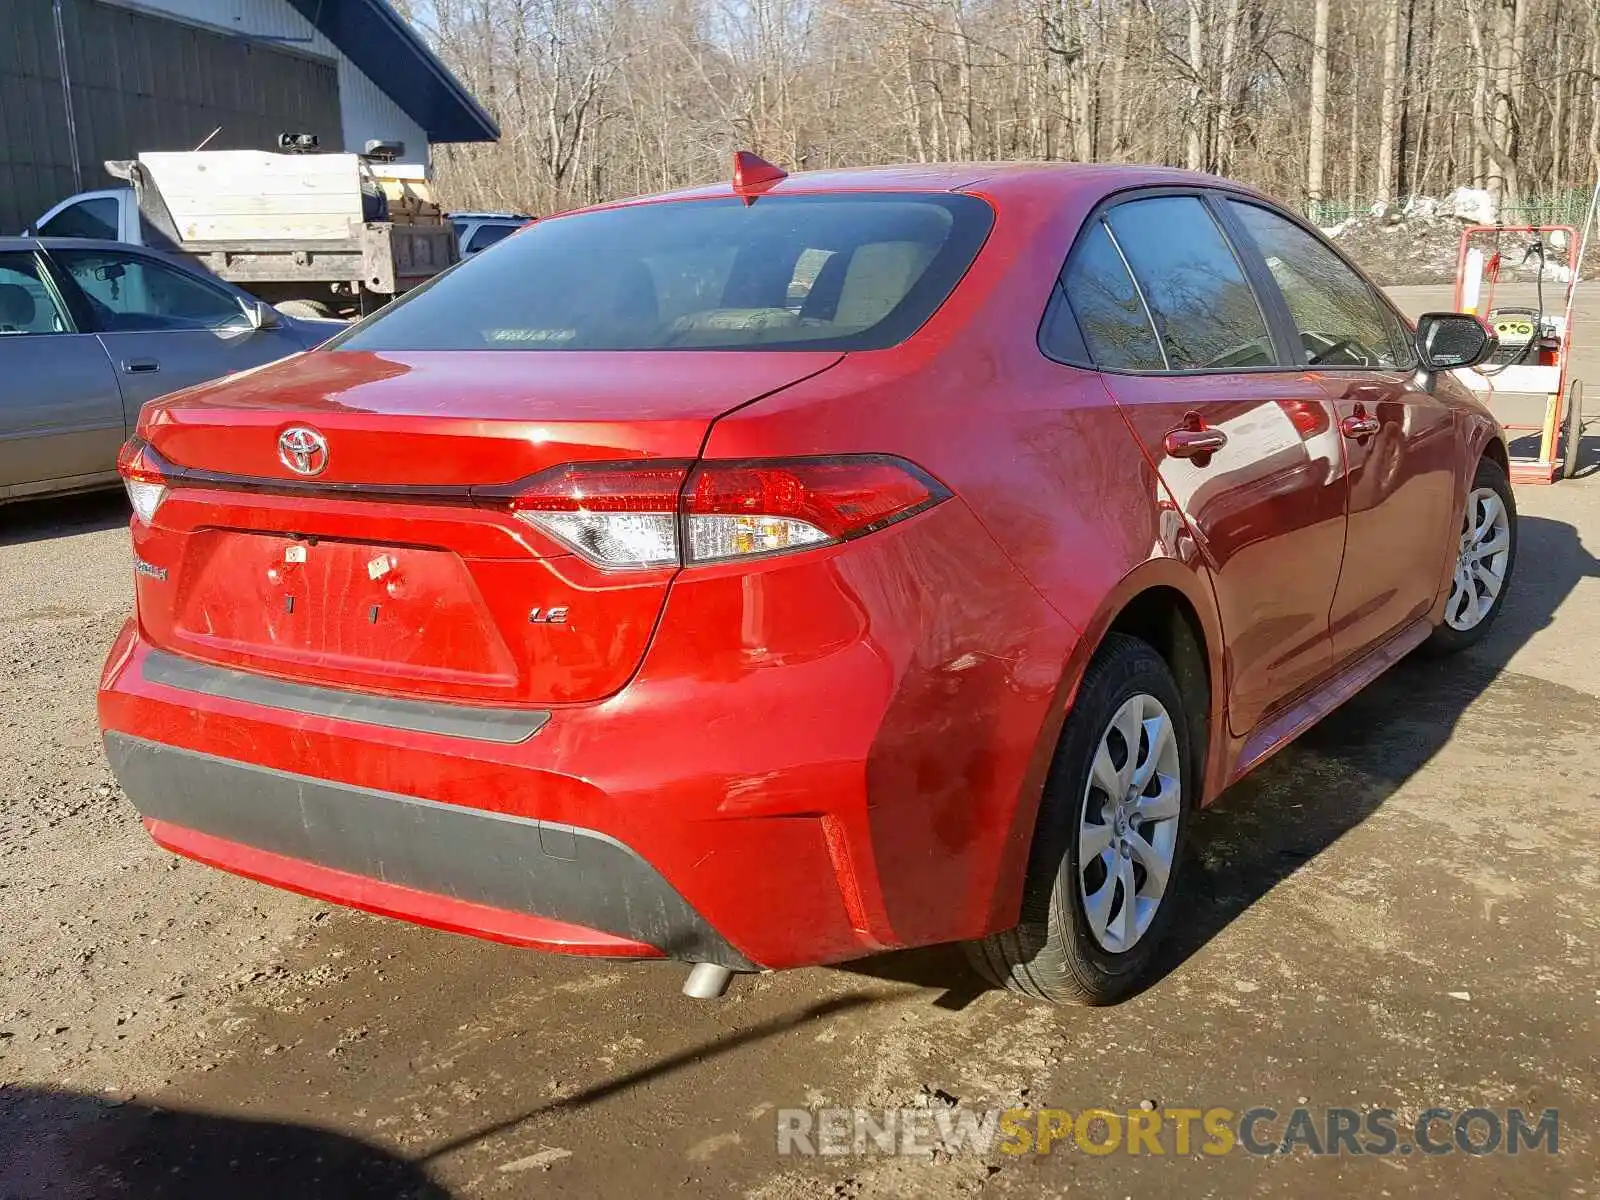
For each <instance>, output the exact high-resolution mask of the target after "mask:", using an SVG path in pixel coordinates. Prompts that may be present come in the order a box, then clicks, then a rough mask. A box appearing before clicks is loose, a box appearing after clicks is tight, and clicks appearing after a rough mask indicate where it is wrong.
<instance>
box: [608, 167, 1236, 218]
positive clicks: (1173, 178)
mask: <svg viewBox="0 0 1600 1200" xmlns="http://www.w3.org/2000/svg"><path fill="white" fill-rule="evenodd" d="M1161 185H1167V186H1188V187H1196V186H1199V187H1226V188H1229V189H1232V190H1235V191H1240V192H1245V193H1248V194H1251V195H1259V194H1260V193H1258V192H1256V191H1255V189H1253V188H1250V187H1247V186H1245V185H1244V184H1240V183H1235V182H1234V181H1232V180H1229V179H1222V178H1219V177H1218V176H1215V175H1207V174H1204V173H1202V172H1200V171H1186V170H1182V169H1180V168H1177V167H1163V166H1151V165H1146V164H1134V163H1069V162H956V163H905V164H900V165H895V166H882V167H850V168H844V169H840V170H824V171H800V172H796V173H795V174H792V175H789V176H787V177H785V178H783V179H780V180H779V181H778V182H777V183H775V184H773V185H772V186H770V187H767V188H763V189H761V191H759V192H758V193H757V194H758V195H762V196H782V195H791V196H794V195H820V194H826V193H839V192H890V191H895V192H898V191H914V192H980V193H983V194H986V195H993V196H995V197H997V198H1001V197H1004V196H1006V195H1022V194H1035V195H1037V194H1041V193H1045V194H1056V195H1062V196H1064V195H1066V194H1068V193H1082V192H1089V193H1096V194H1109V193H1111V192H1117V191H1123V190H1126V189H1129V188H1136V187H1154V186H1161ZM733 194H734V191H733V183H732V181H731V180H729V181H726V182H719V183H713V184H707V185H704V186H701V187H692V188H682V189H679V190H677V191H672V192H664V193H661V194H659V195H654V196H641V197H638V198H635V199H630V200H621V201H617V202H615V203H614V204H608V205H599V206H597V207H601V208H612V207H619V206H625V205H632V204H651V203H657V202H661V201H670V200H698V199H710V198H713V197H726V196H731V195H733Z"/></svg>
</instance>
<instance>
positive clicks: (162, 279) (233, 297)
mask: <svg viewBox="0 0 1600 1200" xmlns="http://www.w3.org/2000/svg"><path fill="white" fill-rule="evenodd" d="M50 259H51V261H52V262H53V263H54V264H55V265H56V267H57V268H58V270H59V271H60V273H61V274H62V275H63V277H64V280H65V281H66V283H67V284H68V286H71V287H75V288H76V290H77V293H78V298H79V300H80V301H81V303H80V309H81V310H82V311H83V313H84V315H85V319H86V321H88V322H90V323H91V326H90V327H91V328H93V329H94V330H95V332H96V333H97V335H98V336H99V339H100V343H101V344H102V345H103V346H104V347H105V350H106V353H107V354H108V355H109V356H110V359H111V362H112V364H113V366H114V367H115V369H116V371H117V376H118V379H119V381H120V383H121V387H122V397H123V403H124V405H125V408H126V411H127V416H128V423H129V425H133V424H134V423H136V422H137V420H138V416H139V409H140V408H141V407H142V406H143V405H144V404H145V403H146V402H148V401H150V400H153V399H155V398H156V397H157V396H164V395H166V394H167V393H168V392H175V391H177V390H179V389H180V388H186V387H189V386H190V385H191V384H196V383H204V382H206V381H207V380H210V379H217V378H219V377H221V376H223V375H229V374H232V373H233V372H235V371H243V370H246V369H247V368H250V367H257V366H260V365H261V364H262V363H267V362H271V361H273V360H274V359H278V358H282V357H284V356H285V355H287V354H292V353H294V352H295V351H297V350H299V349H301V346H300V343H299V341H298V339H297V338H296V337H295V336H294V334H293V333H292V332H290V330H289V329H288V328H287V327H280V328H277V329H255V328H253V327H252V326H251V324H250V321H249V319H248V318H247V317H246V315H245V310H244V300H243V298H242V296H241V295H240V294H238V293H236V292H234V291H233V290H232V289H231V288H228V287H226V286H225V285H223V284H222V283H220V282H219V281H217V280H215V279H212V278H208V277H207V276H205V275H202V274H200V273H199V272H197V271H190V270H188V269H185V268H182V267H178V266H176V265H174V264H172V263H169V262H166V261H163V260H161V259H159V258H156V257H155V256H153V255H147V254H144V253H141V252H139V251H136V250H125V249H122V248H115V249H106V248H92V249H82V250H77V249H63V248H55V249H52V250H51V251H50Z"/></svg>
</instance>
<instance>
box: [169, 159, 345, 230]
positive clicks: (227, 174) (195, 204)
mask: <svg viewBox="0 0 1600 1200" xmlns="http://www.w3.org/2000/svg"><path fill="white" fill-rule="evenodd" d="M139 161H140V162H141V163H143V164H144V166H145V168H146V169H147V170H148V171H149V172H150V177H151V179H152V180H153V181H154V182H155V185H156V187H157V188H158V189H160V191H161V196H162V199H163V200H165V201H166V205H167V210H168V211H169V212H170V213H171V214H172V220H173V223H174V224H175V225H176V226H177V229H178V232H179V234H180V235H181V236H182V237H183V238H184V240H185V241H188V240H190V239H201V240H219V239H230V240H231V239H243V238H262V237H266V238H276V239H293V238H308V239H324V238H341V239H342V238H347V237H349V236H350V234H349V222H350V221H351V220H359V219H360V218H361V182H360V172H359V167H358V160H357V158H356V156H355V155H353V154H267V153H265V152H262V151H257V150H214V151H197V152H193V153H182V152H168V153H152V154H141V155H140V156H139Z"/></svg>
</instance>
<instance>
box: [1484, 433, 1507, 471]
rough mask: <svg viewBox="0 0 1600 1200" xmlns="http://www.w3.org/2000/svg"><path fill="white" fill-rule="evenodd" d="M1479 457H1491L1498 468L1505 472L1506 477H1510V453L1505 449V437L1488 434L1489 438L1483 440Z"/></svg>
mask: <svg viewBox="0 0 1600 1200" xmlns="http://www.w3.org/2000/svg"><path fill="white" fill-rule="evenodd" d="M1479 457H1480V458H1488V459H1493V460H1494V461H1495V462H1496V463H1497V464H1498V465H1499V467H1500V469H1501V470H1502V471H1504V472H1505V473H1506V477H1507V478H1510V476H1511V455H1510V453H1509V452H1507V450H1506V443H1505V439H1504V438H1503V437H1501V436H1500V435H1499V434H1490V435H1489V440H1488V441H1486V442H1484V444H1483V453H1482V454H1480V455H1479Z"/></svg>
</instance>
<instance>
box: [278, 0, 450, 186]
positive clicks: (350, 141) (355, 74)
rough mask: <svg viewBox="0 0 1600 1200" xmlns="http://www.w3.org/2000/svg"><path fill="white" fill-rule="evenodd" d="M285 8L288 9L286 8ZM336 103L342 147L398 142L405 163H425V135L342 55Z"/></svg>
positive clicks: (426, 153) (353, 147)
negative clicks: (403, 146)
mask: <svg viewBox="0 0 1600 1200" xmlns="http://www.w3.org/2000/svg"><path fill="white" fill-rule="evenodd" d="M285 7H287V6H285ZM339 102H340V106H341V108H342V109H343V116H344V148H345V149H346V150H360V149H361V148H362V147H364V146H365V145H366V144H367V143H368V142H369V141H372V140H373V139H377V140H379V141H401V142H404V143H405V144H406V161H407V162H418V163H426V162H427V161H428V135H427V134H426V133H424V132H423V130H422V126H420V125H418V124H417V123H416V122H415V121H413V120H412V119H411V118H410V117H408V116H406V114H405V113H403V112H401V111H400V106H399V105H397V104H396V103H395V102H394V101H393V100H391V99H389V97H388V96H387V95H386V94H385V93H384V92H383V91H381V90H380V89H379V88H378V85H377V84H375V83H373V82H372V80H370V79H368V78H367V77H366V76H365V75H363V74H362V73H361V71H360V70H358V69H357V68H356V65H355V64H354V63H353V62H351V61H350V60H349V59H348V58H345V57H344V56H343V55H340V56H339Z"/></svg>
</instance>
